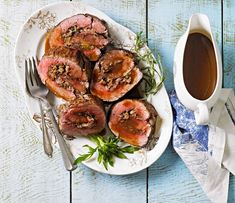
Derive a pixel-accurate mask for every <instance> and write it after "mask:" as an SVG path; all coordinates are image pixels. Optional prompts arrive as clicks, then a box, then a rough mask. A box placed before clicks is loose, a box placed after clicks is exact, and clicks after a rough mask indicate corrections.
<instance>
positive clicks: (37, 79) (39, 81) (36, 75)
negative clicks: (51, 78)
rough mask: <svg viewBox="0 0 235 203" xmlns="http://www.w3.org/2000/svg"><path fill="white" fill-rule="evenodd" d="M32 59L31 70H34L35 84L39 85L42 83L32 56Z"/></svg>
mask: <svg viewBox="0 0 235 203" xmlns="http://www.w3.org/2000/svg"><path fill="white" fill-rule="evenodd" d="M32 61H33V70H34V77H35V79H36V81H37V84H38V85H40V84H41V83H42V81H41V79H40V77H39V75H38V71H37V65H36V61H35V59H34V57H32Z"/></svg>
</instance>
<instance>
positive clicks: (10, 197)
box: [0, 0, 70, 203]
mask: <svg viewBox="0 0 235 203" xmlns="http://www.w3.org/2000/svg"><path fill="white" fill-rule="evenodd" d="M50 2H52V1H50ZM48 3H49V1H47V0H43V1H39V0H32V1H26V0H24V1H19V0H16V1H10V0H4V1H0V58H1V63H0V81H1V83H0V95H1V101H0V129H1V139H0V202H1V203H11V202H17V203H20V202H24V203H32V202H34V203H35V202H36V203H37V202H38V203H41V202H65V203H66V202H69V199H70V198H69V190H70V187H69V173H68V172H66V170H65V169H64V167H63V162H62V159H61V155H60V152H59V150H58V149H55V150H54V157H53V159H49V158H47V156H46V155H45V154H44V152H43V146H42V142H41V141H40V140H39V139H38V138H37V137H40V136H41V132H40V131H39V130H38V128H37V127H36V126H35V125H34V124H33V123H32V120H31V118H30V117H29V114H28V110H27V108H26V105H25V99H24V95H23V90H22V89H21V87H20V86H19V83H18V81H17V76H16V73H15V65H14V46H15V42H16V36H17V34H18V32H19V30H20V27H21V25H22V24H23V22H24V21H25V20H26V19H27V18H28V17H29V16H30V15H31V13H32V12H33V11H35V10H36V9H38V8H40V7H41V6H43V5H45V4H48Z"/></svg>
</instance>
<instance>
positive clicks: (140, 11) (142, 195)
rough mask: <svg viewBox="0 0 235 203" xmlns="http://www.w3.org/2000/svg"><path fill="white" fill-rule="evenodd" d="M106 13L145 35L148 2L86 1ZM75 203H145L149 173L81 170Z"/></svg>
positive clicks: (76, 174)
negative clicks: (146, 4)
mask: <svg viewBox="0 0 235 203" xmlns="http://www.w3.org/2000/svg"><path fill="white" fill-rule="evenodd" d="M83 2H86V3H89V4H90V5H92V6H94V7H96V8H98V9H100V10H101V11H103V12H105V13H106V14H107V15H109V16H110V17H111V18H113V19H114V20H115V21H117V22H118V23H120V24H122V25H124V26H126V27H128V28H130V29H131V30H133V31H134V32H139V31H141V30H142V31H144V32H145V26H146V24H145V22H146V21H145V0H128V1H124V0H121V1H116V0H105V1H104V0H90V1H89V2H88V1H85V0H84V1H83ZM73 201H74V202H84V203H86V202H96V203H100V202H102V203H106V202H107V203H109V202H112V203H115V202H117V203H119V202H125V203H133V202H136V203H144V202H146V170H144V171H142V172H140V173H137V174H133V175H129V176H109V175H105V174H100V173H97V172H95V171H92V170H90V169H88V168H87V167H85V166H79V169H78V170H76V171H75V172H74V173H73Z"/></svg>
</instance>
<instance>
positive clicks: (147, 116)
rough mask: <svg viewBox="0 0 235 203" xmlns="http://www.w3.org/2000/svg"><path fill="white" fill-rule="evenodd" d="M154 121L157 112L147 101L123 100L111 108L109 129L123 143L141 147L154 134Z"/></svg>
mask: <svg viewBox="0 0 235 203" xmlns="http://www.w3.org/2000/svg"><path fill="white" fill-rule="evenodd" d="M156 119H157V112H156V110H155V108H154V107H153V106H152V105H151V104H150V103H148V102H147V101H143V100H137V99H125V100H123V101H121V102H118V103H117V104H115V105H114V106H113V108H112V110H111V114H110V119H109V127H110V129H111V131H112V132H113V133H114V134H115V135H116V136H117V137H119V138H120V139H122V140H124V141H125V142H127V143H129V144H131V145H134V146H138V147H143V146H145V145H146V144H147V142H148V140H149V138H150V136H151V135H152V133H154V129H155V125H156Z"/></svg>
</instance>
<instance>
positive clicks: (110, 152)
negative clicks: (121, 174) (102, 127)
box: [74, 135, 138, 170]
mask: <svg viewBox="0 0 235 203" xmlns="http://www.w3.org/2000/svg"><path fill="white" fill-rule="evenodd" d="M90 139H91V141H92V142H94V143H95V144H96V147H95V148H94V147H91V146H89V145H84V146H83V147H85V148H87V149H88V152H87V153H85V154H82V155H80V156H79V157H78V158H77V159H76V160H75V162H74V163H75V164H80V163H81V162H82V161H85V160H88V159H89V158H91V157H92V156H93V155H94V153H95V152H96V151H97V162H98V163H99V164H101V163H102V164H103V165H104V167H105V169H106V170H108V166H109V165H110V166H112V167H113V166H114V163H115V159H114V157H118V158H120V159H127V157H126V155H125V154H124V153H134V152H135V151H137V150H138V148H137V147H133V146H125V147H120V146H119V145H118V144H119V142H120V140H119V139H118V138H117V137H115V136H113V135H111V136H109V137H107V138H105V137H102V136H100V135H97V136H93V137H91V138H90Z"/></svg>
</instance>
